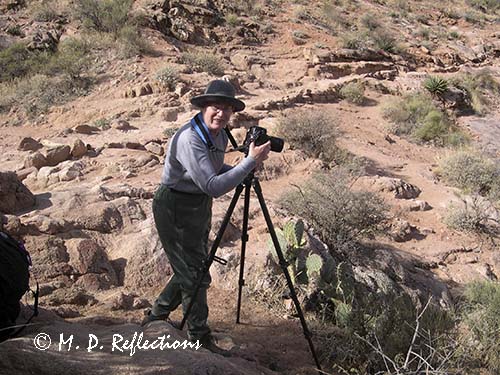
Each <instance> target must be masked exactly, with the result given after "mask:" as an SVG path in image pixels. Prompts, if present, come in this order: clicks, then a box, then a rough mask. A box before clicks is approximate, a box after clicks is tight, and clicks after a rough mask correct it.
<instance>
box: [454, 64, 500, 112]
mask: <svg viewBox="0 0 500 375" xmlns="http://www.w3.org/2000/svg"><path fill="white" fill-rule="evenodd" d="M451 82H452V84H453V85H454V86H456V87H459V88H462V89H464V90H466V91H467V93H468V94H469V97H470V100H471V105H472V109H473V110H474V112H476V113H477V114H479V115H484V114H486V113H487V112H488V110H489V106H490V104H491V103H490V102H491V101H490V99H488V95H491V96H493V97H497V96H498V95H499V94H500V83H499V82H498V81H496V80H495V78H494V77H493V75H492V74H491V72H490V71H489V70H487V69H482V70H480V71H478V72H476V73H466V74H462V75H459V76H457V77H454V78H453V79H452V80H451Z"/></svg>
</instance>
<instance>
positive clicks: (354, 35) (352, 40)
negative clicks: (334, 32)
mask: <svg viewBox="0 0 500 375" xmlns="http://www.w3.org/2000/svg"><path fill="white" fill-rule="evenodd" d="M366 43H367V38H366V34H364V33H362V32H359V31H358V32H354V31H353V32H346V33H343V34H342V36H341V44H342V47H344V48H349V49H361V48H363V47H365V46H366Z"/></svg>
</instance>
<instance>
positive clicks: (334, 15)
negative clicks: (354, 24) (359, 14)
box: [321, 1, 351, 33]
mask: <svg viewBox="0 0 500 375" xmlns="http://www.w3.org/2000/svg"><path fill="white" fill-rule="evenodd" d="M321 12H322V16H323V17H322V18H323V19H324V20H325V23H326V25H327V26H328V28H329V29H330V31H333V32H334V33H336V32H337V31H338V30H339V29H344V30H346V29H348V28H349V27H350V26H351V22H350V21H349V19H348V18H347V17H345V15H344V14H343V12H341V11H339V9H338V8H337V7H336V4H335V2H333V1H324V2H323V5H322V8H321Z"/></svg>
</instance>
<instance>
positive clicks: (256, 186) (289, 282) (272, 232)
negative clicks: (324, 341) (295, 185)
mask: <svg viewBox="0 0 500 375" xmlns="http://www.w3.org/2000/svg"><path fill="white" fill-rule="evenodd" d="M253 186H254V189H255V193H256V194H257V197H258V198H259V203H260V207H261V209H262V213H263V214H264V218H265V219H266V224H267V228H268V230H269V234H270V235H271V238H272V240H273V244H274V248H275V249H276V254H277V255H278V259H279V263H280V267H281V270H282V271H283V274H284V275H285V278H286V283H287V285H288V289H290V296H291V297H292V300H293V303H294V304H295V309H296V310H297V315H298V316H299V318H300V323H301V324H302V331H303V332H304V337H305V338H306V340H307V342H308V343H309V349H310V350H311V354H312V356H313V358H314V362H315V363H316V368H317V369H318V370H319V371H321V366H320V364H319V360H318V357H317V355H316V351H315V350H314V345H313V342H312V339H311V333H310V332H309V329H308V328H307V323H306V320H305V318H304V314H303V313H302V308H301V307H300V303H299V299H298V298H297V293H295V288H294V287H293V283H292V279H291V277H290V274H289V272H288V269H287V265H288V264H287V262H286V260H285V257H284V256H283V252H282V251H281V247H280V244H279V241H278V237H277V236H276V232H275V230H274V226H273V222H272V220H271V216H270V215H269V211H268V210H267V206H266V202H265V201H264V196H263V195H262V189H261V187H260V183H259V180H257V179H256V178H254V185H253Z"/></svg>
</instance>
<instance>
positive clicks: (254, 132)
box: [243, 126, 285, 154]
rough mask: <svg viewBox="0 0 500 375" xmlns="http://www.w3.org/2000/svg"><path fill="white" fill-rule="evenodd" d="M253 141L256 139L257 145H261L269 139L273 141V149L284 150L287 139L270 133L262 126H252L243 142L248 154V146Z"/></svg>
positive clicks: (276, 150) (275, 150) (274, 150)
mask: <svg viewBox="0 0 500 375" xmlns="http://www.w3.org/2000/svg"><path fill="white" fill-rule="evenodd" d="M253 141H255V145H256V146H260V145H263V144H264V143H266V142H267V141H271V151H273V152H281V151H283V146H284V145H285V141H284V140H283V139H281V138H278V137H272V136H270V135H268V134H267V130H266V129H264V128H261V127H260V126H252V127H251V128H250V129H248V131H247V134H246V137H245V141H244V142H243V145H244V146H245V154H248V147H249V146H250V143H252V142H253Z"/></svg>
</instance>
